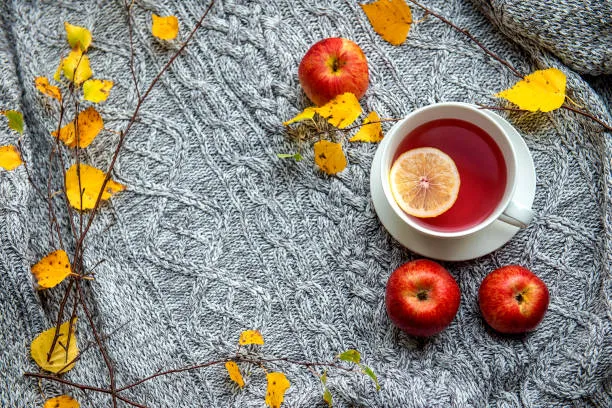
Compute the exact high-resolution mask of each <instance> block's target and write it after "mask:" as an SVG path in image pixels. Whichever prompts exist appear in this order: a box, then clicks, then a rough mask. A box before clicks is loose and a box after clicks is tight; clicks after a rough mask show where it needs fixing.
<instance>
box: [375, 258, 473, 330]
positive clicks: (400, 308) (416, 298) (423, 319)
mask: <svg viewBox="0 0 612 408" xmlns="http://www.w3.org/2000/svg"><path fill="white" fill-rule="evenodd" d="M460 298H461V294H460V293H459V286H458V285H457V282H455V279H453V277H452V276H451V275H450V274H449V273H448V271H447V270H446V269H444V268H443V267H442V265H440V264H438V263H436V262H434V261H430V260H428V259H418V260H416V261H412V262H408V263H405V264H403V265H402V266H400V267H399V268H397V269H396V270H395V271H394V272H393V273H392V274H391V276H390V277H389V280H388V281H387V292H386V295H385V302H386V305H387V314H388V315H389V318H390V319H391V321H392V322H393V323H395V325H396V326H397V327H399V328H400V329H402V330H404V331H405V332H406V333H408V334H411V335H414V336H431V335H433V334H436V333H439V332H441V331H442V330H443V329H444V328H445V327H446V326H448V325H449V324H450V322H452V321H453V319H454V318H455V315H456V314H457V310H458V309H459V300H460Z"/></svg>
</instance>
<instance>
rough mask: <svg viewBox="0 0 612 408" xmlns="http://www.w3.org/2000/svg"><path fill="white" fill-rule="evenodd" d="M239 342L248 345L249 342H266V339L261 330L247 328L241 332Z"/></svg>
mask: <svg viewBox="0 0 612 408" xmlns="http://www.w3.org/2000/svg"><path fill="white" fill-rule="evenodd" d="M238 344H240V345H241V346H246V345H247V344H259V345H263V344H264V339H263V336H262V335H261V333H260V332H259V330H245V331H243V332H242V333H240V338H239V339H238Z"/></svg>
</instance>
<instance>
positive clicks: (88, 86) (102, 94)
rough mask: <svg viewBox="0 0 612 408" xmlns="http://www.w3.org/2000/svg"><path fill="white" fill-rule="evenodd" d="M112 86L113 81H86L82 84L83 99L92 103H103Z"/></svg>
mask: <svg viewBox="0 0 612 408" xmlns="http://www.w3.org/2000/svg"><path fill="white" fill-rule="evenodd" d="M113 84H114V83H113V81H109V80H106V79H88V80H87V81H85V82H83V98H84V99H85V100H87V101H90V102H93V103H100V102H104V101H105V100H106V98H108V95H109V94H110V90H111V88H112V87H113Z"/></svg>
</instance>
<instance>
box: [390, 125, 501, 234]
mask: <svg viewBox="0 0 612 408" xmlns="http://www.w3.org/2000/svg"><path fill="white" fill-rule="evenodd" d="M419 147H435V148H437V149H439V150H441V151H443V152H444V153H446V154H447V155H449V156H450V157H451V158H452V159H453V161H454V162H455V165H456V166H457V170H458V171H459V177H460V179H461V186H460V188H459V194H458V196H457V200H456V201H455V203H454V204H453V206H452V207H451V208H450V209H449V210H448V211H446V212H444V213H443V214H441V215H439V216H437V217H431V218H417V217H412V216H409V215H408V217H410V218H411V219H412V220H413V221H414V222H416V223H417V224H420V225H422V226H423V227H425V228H429V229H431V230H434V231H440V232H455V231H462V230H467V229H469V228H472V227H474V226H476V225H478V224H480V223H481V222H483V221H484V220H486V219H487V217H489V216H490V215H491V214H492V213H493V212H494V211H495V209H496V208H497V207H498V205H499V204H500V201H501V200H502V198H503V196H504V191H505V189H506V182H507V174H506V173H507V172H506V163H505V161H504V156H503V154H502V152H501V150H500V148H499V147H498V146H497V144H496V143H495V141H494V140H493V139H492V138H491V136H489V135H488V134H487V133H486V132H485V131H484V130H482V129H481V128H479V127H478V126H476V125H474V124H472V123H469V122H466V121H463V120H459V119H437V120H432V121H430V122H427V123H425V124H423V125H420V126H418V127H416V128H415V129H413V130H412V131H410V132H409V133H408V134H407V135H406V137H405V138H404V139H403V140H402V142H401V143H400V144H399V146H398V148H397V150H396V151H395V155H394V157H393V161H395V160H396V159H397V158H398V157H399V156H400V155H401V154H402V153H404V152H406V151H408V150H411V149H415V148H419Z"/></svg>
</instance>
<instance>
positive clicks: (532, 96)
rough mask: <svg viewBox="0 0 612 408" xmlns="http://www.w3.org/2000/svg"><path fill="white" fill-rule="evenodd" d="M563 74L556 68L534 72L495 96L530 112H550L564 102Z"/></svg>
mask: <svg viewBox="0 0 612 408" xmlns="http://www.w3.org/2000/svg"><path fill="white" fill-rule="evenodd" d="M566 82H567V79H566V77H565V74H564V73H563V72H561V71H559V70H558V69H556V68H548V69H544V70H538V71H535V72H533V73H531V74H529V75H527V76H526V77H525V78H524V79H522V80H520V81H519V82H517V83H516V84H514V86H513V87H512V88H510V89H506V90H505V91H501V92H499V93H497V94H495V96H496V97H498V98H504V99H507V100H508V101H510V102H512V103H514V104H515V105H518V107H519V108H521V109H525V110H528V111H530V112H535V111H538V110H540V111H542V112H550V111H552V110H555V109H558V108H560V107H561V105H563V102H564V101H565V84H566Z"/></svg>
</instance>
